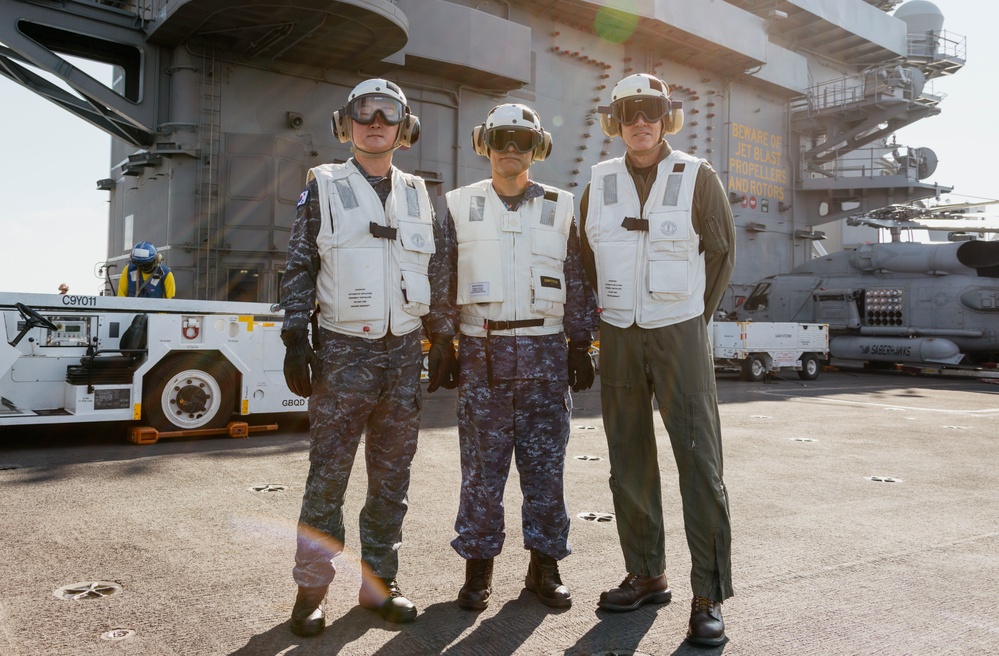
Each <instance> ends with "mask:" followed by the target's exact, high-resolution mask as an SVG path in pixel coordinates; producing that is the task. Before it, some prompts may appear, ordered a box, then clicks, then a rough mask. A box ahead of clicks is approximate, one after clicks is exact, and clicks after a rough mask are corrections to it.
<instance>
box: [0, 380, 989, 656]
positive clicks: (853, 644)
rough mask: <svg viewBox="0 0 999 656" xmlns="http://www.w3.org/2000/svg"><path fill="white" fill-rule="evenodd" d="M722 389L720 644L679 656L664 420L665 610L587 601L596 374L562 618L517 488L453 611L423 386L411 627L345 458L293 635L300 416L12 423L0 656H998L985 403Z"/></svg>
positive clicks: (454, 583) (680, 626)
mask: <svg viewBox="0 0 999 656" xmlns="http://www.w3.org/2000/svg"><path fill="white" fill-rule="evenodd" d="M718 387H719V396H720V400H721V405H720V411H721V418H722V430H723V438H724V444H725V480H726V484H727V487H728V491H729V497H730V501H731V513H732V525H733V549H734V551H733V579H734V584H735V590H736V596H735V597H733V598H732V599H730V600H728V601H727V602H726V603H725V604H724V606H723V610H724V614H725V620H726V628H727V633H728V636H729V642H728V643H727V644H725V645H724V646H723V647H719V648H714V649H701V648H696V647H692V646H689V645H687V644H686V643H684V641H683V639H684V635H685V632H686V622H687V618H688V616H689V609H690V596H691V592H690V583H689V576H688V572H689V566H690V561H689V555H688V553H687V550H686V543H685V539H684V535H683V529H682V520H681V511H680V507H679V499H678V493H677V484H676V476H675V467H674V465H673V457H672V453H671V450H670V448H669V446H668V442H667V441H666V435H665V431H664V430H663V429H662V428H661V422H659V423H660V426H659V429H658V430H659V431H660V433H661V435H662V441H661V442H660V444H661V449H660V461H661V466H662V470H663V497H664V505H665V508H666V537H667V541H666V550H667V563H668V564H667V572H666V573H667V576H668V578H669V581H670V585H671V588H672V590H673V601H672V603H670V604H668V605H665V606H655V605H647V606H643V607H641V608H640V609H639V610H637V611H635V612H632V613H623V614H614V613H607V612H605V611H598V610H597V608H596V602H597V599H598V598H599V595H600V592H601V591H602V590H605V589H607V588H610V587H613V586H615V585H617V584H618V583H619V582H620V581H621V579H622V578H623V577H624V574H625V572H624V569H623V560H622V556H621V552H620V548H619V546H618V540H617V534H616V525H615V524H614V522H613V521H599V520H601V519H607V515H608V514H611V513H613V505H612V503H611V496H610V491H609V489H608V485H607V479H608V463H607V447H606V443H605V440H604V434H603V427H602V424H601V419H600V412H599V397H600V394H599V389H598V388H599V382H598V384H597V386H595V387H594V389H592V390H589V391H587V392H583V393H580V394H575V395H574V402H575V406H576V407H575V410H574V413H573V420H572V435H571V438H570V442H569V450H568V459H567V462H566V483H567V489H566V497H567V502H568V505H569V511H570V516H571V517H572V529H571V532H570V541H571V544H572V547H573V553H572V555H570V556H569V557H568V558H567V559H565V560H564V561H562V563H561V566H560V569H561V574H562V578H563V580H564V581H565V582H566V584H567V585H568V586H569V587H570V589H571V591H572V593H573V606H572V608H571V609H569V610H566V611H563V612H558V611H554V610H552V609H549V608H548V607H546V606H543V605H542V604H541V603H539V602H538V601H537V600H536V599H535V598H534V596H533V595H532V594H531V593H529V592H526V591H525V590H524V575H525V573H526V569H527V564H528V554H527V552H526V551H524V550H523V548H522V542H521V533H520V521H519V512H520V503H521V494H520V490H519V484H518V479H517V475H516V472H513V474H512V475H511V477H510V481H509V483H508V487H507V497H506V499H507V502H506V510H507V539H506V545H505V548H504V551H503V553H502V554H501V555H500V556H499V557H498V558H497V559H496V564H495V574H494V585H493V596H492V599H491V601H490V605H489V608H488V609H487V610H485V611H483V612H481V613H475V612H470V611H465V610H462V609H460V608H458V607H457V605H456V604H455V603H454V600H455V597H456V595H457V592H458V589H459V588H460V587H461V584H462V582H463V580H464V578H463V577H464V563H463V561H462V560H461V559H460V558H459V557H458V556H457V555H456V554H455V553H454V551H453V550H452V549H451V547H450V545H449V541H450V540H451V538H452V537H453V528H452V527H453V524H454V516H455V513H456V511H457V503H458V487H459V481H460V470H459V461H458V449H457V429H456V427H455V418H454V403H455V392H453V391H447V390H441V391H438V392H436V393H434V394H432V395H426V394H425V395H424V419H423V427H422V432H421V435H420V448H419V451H418V453H417V456H416V459H415V461H414V463H413V481H412V485H411V488H410V510H409V514H408V516H407V519H406V523H405V525H404V528H403V532H404V535H403V544H402V548H401V550H400V559H401V564H400V572H399V582H400V584H401V586H402V589H403V591H404V592H405V593H406V594H407V596H408V597H409V598H410V599H411V600H412V601H413V602H414V603H415V604H417V606H418V607H419V609H420V615H419V617H418V618H417V619H416V621H415V622H414V623H413V624H409V625H403V626H396V625H391V624H387V623H386V622H384V621H382V620H381V619H380V618H379V617H378V616H377V615H376V614H375V613H372V612H370V611H366V610H363V609H361V608H359V607H358V606H357V592H358V585H359V575H358V565H357V561H358V550H359V549H358V542H357V515H358V512H359V511H360V506H361V504H362V503H363V495H364V486H365V476H364V471H363V457H361V456H360V454H359V457H358V458H357V459H356V462H355V471H354V473H353V476H352V479H351V483H350V488H349V494H348V499H347V504H346V521H347V546H346V549H347V550H346V552H345V553H344V555H343V556H342V557H341V558H340V560H339V563H338V567H339V573H338V576H337V579H336V580H335V581H334V583H333V585H332V586H331V588H330V593H329V597H328V601H329V604H328V616H327V623H328V625H327V628H326V630H325V632H324V633H323V634H321V635H320V636H319V637H316V638H311V639H303V638H298V637H296V636H294V635H292V634H291V632H290V631H289V630H288V617H289V615H290V612H291V606H292V603H293V601H294V597H295V586H294V583H293V582H292V579H291V567H292V563H293V557H294V546H295V545H294V531H295V522H296V520H297V517H298V511H299V507H300V503H301V496H302V489H303V485H304V481H305V476H306V472H307V469H308V450H307V447H308V439H307V433H306V430H305V426H304V423H303V422H301V421H298V422H297V423H295V422H292V423H288V420H289V417H288V416H282V417H281V418H280V419H279V422H278V423H282V428H281V430H280V432H279V433H277V434H272V433H262V434H254V435H252V436H251V437H250V438H248V439H237V440H234V439H227V438H201V439H182V440H171V441H165V442H160V443H158V444H155V445H150V446H137V445H133V444H130V443H128V442H127V441H126V439H125V436H124V434H123V432H122V429H121V426H111V427H109V426H97V427H86V428H83V427H62V428H58V429H43V430H40V429H38V428H35V429H32V430H28V429H20V428H17V429H10V430H6V429H5V430H4V434H3V435H2V436H0V489H2V490H3V498H4V502H3V512H2V513H0V535H2V536H3V542H4V554H5V556H4V558H3V559H0V580H3V581H4V584H5V585H4V595H3V596H2V598H0V654H3V655H5V656H29V655H30V656H43V655H50V654H51V655H64V654H73V655H77V656H79V655H87V654H142V655H146V654H148V655H164V654H180V655H184V656H188V655H199V656H200V655H207V656H214V655H220V654H227V655H241V656H258V655H274V656H277V655H278V654H281V655H295V656H305V655H310V654H324V655H325V654H346V655H372V654H378V655H386V656H388V655H391V656H397V655H422V654H441V653H446V654H452V655H455V656H459V655H465V654H468V655H475V656H479V655H499V654H503V655H507V654H509V655H512V654H528V655H535V654H537V655H542V656H550V655H555V654H565V655H570V656H577V655H579V656H582V655H587V656H589V655H596V654H615V655H620V654H633V653H634V654H655V655H666V654H721V653H724V654H747V655H761V656H762V655H766V656H772V655H774V654H789V655H795V656H803V655H808V654H823V655H825V654H836V655H839V654H874V653H877V654H934V655H936V654H994V653H996V652H999V610H997V605H996V603H995V599H996V598H997V596H999V560H997V559H996V554H997V553H999V511H997V508H999V484H997V479H999V449H997V443H999V428H997V426H999V387H997V386H996V385H991V384H986V383H980V382H976V381H971V380H960V379H959V380H954V379H945V378H924V377H912V376H907V375H903V374H898V373H886V374H876V373H867V372H863V373H861V372H850V371H839V372H826V373H824V374H823V375H822V377H821V378H820V379H818V380H816V381H802V380H799V379H798V378H797V376H796V375H793V372H792V375H791V376H782V377H778V378H776V379H775V380H774V381H773V382H771V383H746V382H741V381H739V380H738V379H737V378H736V377H735V376H728V375H721V376H719V381H718ZM112 433H114V435H112ZM67 596H68V597H73V596H78V597H81V598H79V599H67V598H65V597H67Z"/></svg>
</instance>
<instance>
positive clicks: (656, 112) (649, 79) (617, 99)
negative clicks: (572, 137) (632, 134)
mask: <svg viewBox="0 0 999 656" xmlns="http://www.w3.org/2000/svg"><path fill="white" fill-rule="evenodd" d="M682 107H683V105H682V103H680V102H678V101H675V100H672V99H670V97H669V87H668V86H666V83H665V82H663V81H662V80H660V79H659V78H657V77H655V76H653V75H649V74H647V73H636V74H634V75H629V76H628V77H626V78H624V79H623V80H621V81H620V82H618V83H617V84H615V85H614V89H613V90H612V91H611V104H610V107H600V108H598V110H597V111H599V112H600V127H601V128H602V129H603V131H604V134H606V135H607V136H609V137H614V136H617V135H619V134H621V123H624V124H625V125H629V124H631V123H632V122H634V121H635V120H636V119H637V117H638V115H639V114H641V115H642V116H644V117H645V120H646V121H651V122H655V121H662V125H663V134H676V133H677V132H679V131H680V128H682V127H683V109H682Z"/></svg>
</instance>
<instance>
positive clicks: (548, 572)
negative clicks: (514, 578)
mask: <svg viewBox="0 0 999 656" xmlns="http://www.w3.org/2000/svg"><path fill="white" fill-rule="evenodd" d="M524 585H525V586H526V587H527V589H528V590H530V591H531V592H533V593H534V594H536V595H538V599H540V600H541V603H543V604H545V605H546V606H551V607H552V608H569V607H570V606H572V593H571V592H569V588H567V587H566V586H565V585H564V584H563V583H562V577H561V576H559V573H558V561H557V560H555V559H554V558H552V557H551V556H548V555H546V554H543V553H541V552H540V551H537V550H536V549H531V564H530V565H529V566H528V567H527V578H526V579H525V580H524Z"/></svg>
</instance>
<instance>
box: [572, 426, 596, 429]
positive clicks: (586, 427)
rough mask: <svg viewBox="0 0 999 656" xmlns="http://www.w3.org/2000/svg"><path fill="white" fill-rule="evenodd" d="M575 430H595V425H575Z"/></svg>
mask: <svg viewBox="0 0 999 656" xmlns="http://www.w3.org/2000/svg"><path fill="white" fill-rule="evenodd" d="M576 429H577V430H597V427H596V426H576Z"/></svg>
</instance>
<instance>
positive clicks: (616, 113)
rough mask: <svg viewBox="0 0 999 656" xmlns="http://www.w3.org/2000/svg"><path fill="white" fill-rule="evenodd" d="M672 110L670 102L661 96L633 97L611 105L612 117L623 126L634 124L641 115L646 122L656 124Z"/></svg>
mask: <svg viewBox="0 0 999 656" xmlns="http://www.w3.org/2000/svg"><path fill="white" fill-rule="evenodd" d="M670 109H671V107H670V101H669V100H667V99H666V98H663V97H661V96H645V97H641V96H639V97H636V96H632V97H630V98H623V99H621V100H618V101H616V102H613V103H611V106H610V115H611V116H612V117H613V118H615V119H617V120H618V121H620V122H621V123H622V124H623V125H631V124H633V123H634V122H635V121H637V120H638V115H639V114H641V115H642V116H644V117H645V121H646V122H648V123H656V122H658V121H661V120H662V119H663V118H665V116H666V114H668V113H669V111H670Z"/></svg>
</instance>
